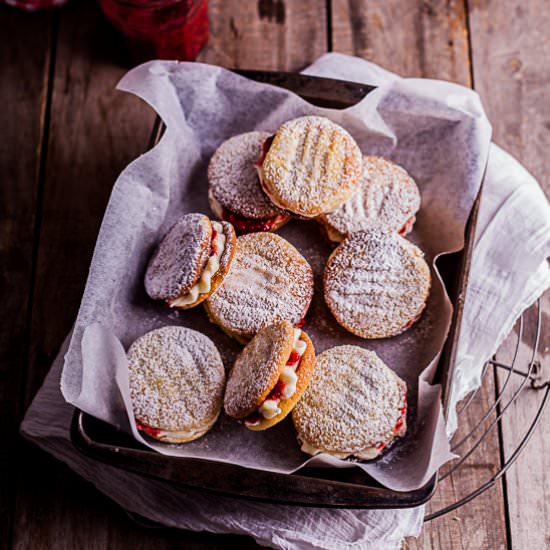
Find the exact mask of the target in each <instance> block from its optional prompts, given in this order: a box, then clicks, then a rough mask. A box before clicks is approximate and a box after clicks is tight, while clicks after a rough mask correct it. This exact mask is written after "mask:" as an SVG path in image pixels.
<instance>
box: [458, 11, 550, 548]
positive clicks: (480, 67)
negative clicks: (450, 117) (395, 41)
mask: <svg viewBox="0 0 550 550" xmlns="http://www.w3.org/2000/svg"><path fill="white" fill-rule="evenodd" d="M469 8H470V9H469V17H470V28H471V43H472V48H473V53H474V55H473V72H474V81H475V86H476V89H477V91H478V92H479V94H480V95H481V99H482V101H483V104H484V107H485V109H486V111H487V115H488V116H489V119H490V120H491V123H492V125H493V139H494V140H495V142H496V143H498V144H499V145H501V146H502V147H504V148H505V149H506V150H507V151H509V152H510V153H512V154H513V155H514V156H516V157H517V158H518V159H519V160H520V161H521V162H522V163H523V164H524V165H525V166H526V167H527V169H528V170H529V171H530V172H531V173H532V174H533V175H534V176H535V177H536V178H538V180H539V182H540V183H541V185H542V187H543V189H544V191H545V192H546V195H547V196H550V180H549V178H548V150H549V148H550V64H549V62H548V60H549V59H550V34H549V33H548V28H549V26H550V9H549V5H548V2H546V1H545V0H530V1H529V2H522V1H520V0H498V1H495V0H484V1H470V2H469ZM542 310H543V313H542V319H543V334H542V342H541V346H540V350H541V351H540V353H539V359H540V360H541V361H542V363H543V365H544V369H545V373H546V378H550V362H549V360H548V351H549V349H550V328H549V327H550V296H549V295H548V293H547V294H546V296H545V297H544V299H543V300H542ZM535 324H536V318H535V317H534V315H533V312H530V313H529V315H528V316H526V321H525V331H524V337H523V339H522V343H521V347H520V354H519V357H518V362H517V364H518V365H519V367H520V368H522V369H525V368H526V367H527V363H528V360H529V358H530V353H529V348H530V346H531V344H532V341H533V340H532V338H533V332H534V328H535ZM514 341H515V335H514V334H512V335H511V336H510V338H509V339H508V340H507V341H506V344H505V345H504V346H503V347H502V348H501V350H500V351H499V354H498V357H499V359H501V360H502V361H503V362H505V361H507V360H509V359H510V353H511V351H512V347H513V345H514ZM503 374H504V373H500V375H499V376H500V378H501V379H502V376H503ZM516 378H518V379H516V380H515V382H516V384H515V385H514V387H516V386H517V384H518V383H520V381H521V380H520V379H519V377H516ZM511 391H513V388H510V389H509V390H508V389H507V391H506V395H507V396H509V395H510V392H511ZM540 398H541V395H540V394H537V393H536V392H534V391H531V390H525V391H523V392H522V393H521V396H520V398H519V399H518V400H517V402H515V403H514V404H513V406H512V407H511V408H510V410H509V411H508V412H507V413H506V415H505V416H504V419H503V427H502V432H503V446H504V456H505V458H508V457H509V456H510V454H511V452H512V451H513V450H514V448H515V446H516V444H517V443H518V441H519V437H520V435H521V434H522V433H523V432H524V431H525V429H526V427H527V426H528V424H530V422H531V419H532V416H533V413H534V411H535V408H536V406H537V404H538V402H539V400H540ZM549 419H550V416H549V413H548V411H546V414H545V416H544V418H543V421H542V422H541V425H540V426H539V428H538V429H537V431H536V432H535V435H534V437H533V440H532V441H531V442H530V443H529V446H528V447H527V450H526V452H525V453H523V454H522V455H521V457H520V458H519V460H518V462H517V463H516V464H515V465H514V467H513V468H512V469H511V470H510V471H509V473H508V474H507V475H506V486H507V494H508V509H509V518H510V536H511V544H512V548H514V549H523V548H550V504H549V499H548V495H549V494H550V475H549V474H548V472H550V445H549V441H550V427H549V426H550V423H549Z"/></svg>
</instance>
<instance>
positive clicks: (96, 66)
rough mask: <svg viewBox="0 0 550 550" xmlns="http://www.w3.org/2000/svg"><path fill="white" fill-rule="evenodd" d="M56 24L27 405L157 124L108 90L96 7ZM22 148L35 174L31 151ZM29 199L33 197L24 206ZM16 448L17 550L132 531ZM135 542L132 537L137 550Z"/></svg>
mask: <svg viewBox="0 0 550 550" xmlns="http://www.w3.org/2000/svg"><path fill="white" fill-rule="evenodd" d="M55 17H56V18H59V33H58V41H57V56H56V64H55V74H54V79H53V82H52V85H53V91H52V103H51V109H50V112H51V124H50V128H49V141H48V154H47V163H46V167H45V179H44V187H43V200H42V205H43V207H42V212H41V231H40V237H39V244H40V246H39V253H38V257H37V263H36V279H35V285H34V300H33V305H32V325H31V333H30V349H29V364H28V368H27V384H26V389H25V391H24V398H23V402H24V406H26V405H28V403H29V400H30V398H31V397H32V395H34V393H35V392H36V390H37V389H38V387H39V385H40V383H41V381H42V379H43V377H44V375H45V373H46V372H47V370H48V369H49V367H50V364H51V361H52V359H53V357H54V355H55V354H56V352H57V349H58V347H59V345H60V344H61V342H62V340H63V338H64V337H65V335H66V333H67V332H68V331H69V329H70V327H71V325H72V323H73V320H74V317H75V315H76V312H77V308H78V304H79V301H80V297H81V294H82V290H83V287H84V283H85V280H86V275H87V269H88V265H89V262H90V259H91V254H92V250H93V247H94V243H95V239H96V236H97V231H98V229H99V225H100V223H101V218H102V216H103V211H104V209H105V205H106V204H107V200H108V197H109V193H110V190H111V187H112V185H113V183H114V181H115V179H116V177H117V175H118V173H119V172H120V171H121V170H122V169H123V168H124V166H125V165H126V164H127V163H128V162H129V161H131V160H132V159H133V158H135V157H136V156H137V155H139V154H140V153H142V152H143V150H144V148H145V147H146V145H147V142H148V138H149V134H150V131H151V126H152V123H153V113H152V112H151V110H150V109H149V108H148V107H146V106H145V105H144V104H143V103H142V102H141V101H139V100H138V99H136V98H134V97H131V96H129V95H127V94H124V93H122V92H117V91H115V90H114V87H115V85H116V83H117V81H118V80H119V78H120V77H121V76H122V75H123V74H124V72H125V71H126V67H124V66H123V65H121V64H120V61H123V57H122V56H121V54H120V52H121V51H122V50H123V48H122V44H121V43H120V41H119V40H118V39H117V37H116V36H114V34H113V32H112V31H110V30H109V28H108V27H107V25H106V24H105V23H104V22H103V19H102V18H101V16H100V13H99V8H98V7H97V3H95V2H92V1H91V0H88V1H81V2H74V3H71V4H69V5H68V6H67V7H66V8H65V9H64V10H63V11H62V12H59V13H58V14H56V15H55ZM27 18H28V16H27ZM38 22H39V21H38V20H37V27H36V28H35V26H34V25H33V24H32V22H31V23H29V22H27V21H26V22H25V23H24V24H23V23H22V22H21V24H20V27H19V29H18V31H19V33H18V34H19V36H18V41H20V43H21V48H22V49H25V50H27V49H28V48H29V47H30V44H32V43H33V40H34V38H33V34H36V35H39V33H40V29H39V27H38ZM34 48H35V49H37V50H39V47H38V46H37V45H36V46H34ZM32 49H33V48H31V50H32ZM109 60H110V61H109ZM34 70H35V71H36V75H35V77H37V78H40V74H41V73H40V71H39V70H38V69H34ZM14 82H18V81H17V79H15V78H14ZM31 91H35V92H36V86H35V88H34V90H33V89H32V88H31ZM29 93H30V92H29ZM37 95H38V94H37ZM35 116H36V118H37V119H39V116H38V114H36V115H35ZM14 123H15V124H20V125H23V124H25V125H26V128H32V122H31V121H26V120H20V121H18V120H17V118H15V119H14ZM20 148H21V149H22V154H24V155H25V157H23V158H24V159H25V161H26V162H28V163H29V166H33V165H34V163H35V162H36V158H37V154H38V151H37V150H36V149H37V148H36V146H34V147H33V149H32V150H28V147H26V148H24V149H23V145H21V146H20ZM15 151H16V150H12V154H13V153H14V152H15ZM17 153H19V151H17ZM32 177H34V174H33V175H32ZM31 179H32V178H31ZM32 197H33V194H32V192H31V191H30V190H29V192H28V198H27V199H26V200H29V201H31V200H32ZM23 204H24V203H23ZM25 231H26V229H25ZM14 257H15V256H14ZM15 313H16V312H15V311H14V312H13V313H12V315H13V317H14V318H15ZM17 393H18V394H19V392H17ZM17 450H18V454H19V455H20V458H19V464H18V466H19V468H18V473H17V476H16V483H17V488H18V492H17V498H16V508H15V521H14V529H13V545H14V546H15V547H16V548H29V549H30V548H32V549H33V550H34V549H36V548H44V549H46V548H67V549H74V548H108V547H109V546H110V543H109V540H110V537H112V536H113V533H116V532H117V529H125V530H126V532H129V533H131V532H132V529H129V528H128V524H127V523H126V524H125V525H126V527H125V528H124V527H123V526H121V527H116V525H117V523H116V521H117V519H116V518H119V520H120V518H123V513H122V512H120V511H119V510H117V509H116V508H115V507H114V506H110V505H108V504H107V502H108V501H107V499H106V498H104V497H102V496H101V495H100V494H99V493H97V492H96V491H95V490H93V489H92V488H91V486H89V485H87V484H85V483H84V482H83V481H81V480H79V479H77V478H76V476H72V475H71V474H69V473H68V471H67V470H66V468H64V467H63V466H62V465H61V464H59V463H57V462H56V461H54V460H51V459H46V458H45V455H44V454H43V453H41V452H39V451H38V450H37V449H36V448H34V447H32V446H30V445H28V444H26V443H23V442H19V443H18V448H17ZM113 510H115V511H113ZM111 517H112V519H111ZM118 536H119V538H120V539H122V538H124V537H123V536H122V534H121V533H119V535H118ZM138 539H139V536H137V535H136V536H134V541H135V543H136V544H137V543H138V542H137V541H138ZM128 540H131V537H130V534H128ZM151 547H155V544H152V545H151Z"/></svg>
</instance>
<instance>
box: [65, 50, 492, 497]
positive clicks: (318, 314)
mask: <svg viewBox="0 0 550 550" xmlns="http://www.w3.org/2000/svg"><path fill="white" fill-rule="evenodd" d="M119 87H120V88H121V89H123V90H127V91H130V92H133V93H135V94H137V95H139V96H140V97H142V98H143V99H145V100H146V101H147V102H148V103H150V104H151V106H152V107H153V108H154V109H156V111H157V112H158V113H159V114H160V116H161V117H162V119H163V120H164V122H165V124H166V126H167V129H166V132H165V134H164V136H163V138H162V140H161V142H160V143H159V144H158V145H157V147H155V148H154V149H153V150H152V151H150V152H148V153H147V154H145V155H142V156H141V157H140V158H138V159H137V160H136V161H134V162H133V163H132V164H130V165H129V166H128V167H127V168H126V169H125V171H124V172H123V173H122V174H121V176H120V177H119V179H118V180H117V182H116V184H115V187H114V189H113V193H112V196H111V199H110V201H109V205H108V207H107V211H106V213H105V218H104V221H103V224H102V227H101V231H100V234H99V237H98V241H97V245H96V250H95V253H94V257H93V260H92V265H91V267H90V274H89V278H88V282H87V285H86V290H85V292H84V296H83V299H82V304H81V307H80V311H79V314H78V317H77V320H76V324H75V330H74V332H73V336H72V338H71V341H70V344H69V349H68V352H67V355H66V357H65V364H64V370H63V374H62V381H61V388H62V392H63V395H64V397H65V399H66V400H67V401H68V402H69V403H72V404H74V405H75V406H78V407H79V408H81V409H82V410H85V411H86V412H88V413H90V414H92V415H94V416H96V417H98V418H101V419H103V420H106V421H107V422H110V423H112V424H115V425H117V426H120V427H122V428H123V429H127V430H132V432H133V434H134V436H135V437H136V438H137V439H139V440H140V441H142V442H144V443H145V444H148V445H149V446H150V447H152V448H155V449H157V450H158V451H159V452H162V453H164V454H170V455H175V456H194V457H205V458H206V457H207V458H209V459H210V460H218V461H224V462H231V463H235V464H239V465H243V466H247V467H250V468H259V469H265V470H271V471H278V472H287V473H290V472H292V471H295V470H296V469H298V468H299V467H301V466H302V465H303V464H305V463H306V462H307V461H308V456H307V455H305V454H303V453H302V452H301V451H300V449H299V446H298V445H297V443H296V438H295V433H294V430H293V427H292V422H291V421H290V419H289V418H287V419H286V420H285V421H283V422H281V423H280V424H279V425H277V426H276V427H274V428H272V429H270V430H267V431H265V432H251V431H249V430H247V429H246V428H244V427H242V426H241V425H239V424H238V423H236V422H234V421H232V420H230V419H228V418H226V417H223V416H222V418H221V419H220V420H219V421H218V423H217V425H216V426H215V428H214V429H213V430H212V431H211V432H210V433H209V434H207V435H206V436H205V437H203V438H201V439H199V440H197V441H195V442H191V443H188V444H185V445H179V446H170V445H163V444H160V443H156V442H152V441H150V440H147V441H144V440H143V438H142V437H141V436H140V435H139V433H137V431H136V430H135V427H134V423H133V417H132V413H131V407H130V402H129V391H128V378H127V376H128V375H127V369H126V358H125V353H124V348H127V347H128V346H129V345H130V344H131V342H132V341H133V340H135V339H136V338H137V337H138V336H140V335H142V334H144V333H145V332H147V331H149V330H152V329H153V328H157V327H160V326H163V325H167V324H179V325H183V326H188V327H191V328H194V329H196V330H200V331H202V332H204V333H205V334H206V335H208V336H209V337H210V338H212V340H213V341H214V342H215V343H216V345H217V346H218V349H219V350H220V353H221V355H222V358H223V360H224V363H225V366H226V368H230V367H231V365H232V363H233V360H234V358H235V356H236V354H237V353H238V351H239V350H240V349H241V347H240V346H239V344H238V343H237V342H235V341H233V340H231V339H230V338H228V337H227V336H225V335H224V334H223V333H222V332H221V330H219V329H218V328H217V327H216V326H214V325H212V324H210V323H209V322H208V319H207V317H206V314H205V313H204V311H203V309H202V308H201V307H199V308H195V309H193V310H190V311H184V312H176V311H173V310H170V309H168V308H166V307H165V306H163V305H162V304H159V303H155V302H152V301H151V300H150V299H149V298H148V297H147V296H146V294H145V291H144V289H143V282H142V281H143V274H144V269H145V266H146V263H147V261H148V259H149V256H150V254H151V253H152V251H153V249H154V247H155V245H156V243H157V242H158V241H159V239H160V238H161V237H162V235H163V234H164V233H165V231H166V230H167V229H168V228H169V226H170V225H171V224H172V223H173V222H174V221H175V220H176V219H177V218H178V217H179V216H180V215H181V214H183V213H185V212H191V211H200V212H204V213H207V214H209V209H208V203H207V181H206V166H207V163H208V161H209V159H210V156H211V155H212V153H213V152H214V150H215V149H216V148H217V147H218V145H219V144H220V143H221V142H222V141H223V140H225V139H227V138H229V137H231V136H232V135H235V134H238V133H241V132H246V131H250V130H266V131H275V130H276V129H277V127H278V126H279V125H280V124H281V123H282V122H284V121H286V120H288V119H290V118H293V117H296V116H300V115H304V114H320V115H323V116H327V117H329V118H331V119H332V120H334V121H335V122H338V123H339V124H342V125H343V126H344V127H346V128H347V129H348V131H350V132H351V134H352V135H353V136H354V137H355V139H356V140H357V142H358V143H359V145H360V147H361V149H362V150H363V152H365V153H368V154H376V155H384V156H386V157H389V158H391V159H392V160H395V161H396V162H398V163H399V164H401V165H403V166H404V167H405V168H406V169H407V170H408V171H409V172H410V173H411V175H412V176H413V177H414V178H415V179H416V181H417V183H418V185H419V188H420V191H421V196H422V208H421V210H420V213H419V215H418V219H417V223H416V225H415V229H414V231H413V234H412V235H411V237H410V238H411V240H413V241H414V242H415V243H417V244H418V245H419V246H420V247H421V248H422V249H423V250H424V251H425V252H426V257H427V260H428V261H429V262H430V264H432V267H433V261H434V260H435V259H436V258H437V256H438V255H439V254H442V253H444V252H450V251H455V250H459V249H460V248H461V247H462V245H463V234H464V227H465V223H466V220H467V218H468V214H469V211H470V209H471V206H472V204H473V201H474V199H475V197H476V195H477V191H478V189H479V185H480V182H481V178H482V174H483V170H484V167H485V164H486V159H487V154H488V147H489V141H490V126H489V124H488V122H487V121H486V118H485V115H484V113H483V110H482V107H481V104H480V102H479V99H478V96H477V95H476V94H475V93H474V92H472V91H470V90H467V89H465V88H462V87H460V86H457V85H454V84H450V83H443V82H439V81H429V80H415V79H408V80H407V79H406V80H401V81H396V82H393V83H390V84H388V85H384V86H381V87H379V88H377V89H376V90H375V91H374V92H372V93H371V94H369V95H368V96H367V97H366V98H365V99H364V100H362V101H361V102H360V103H358V104H357V105H355V106H353V107H351V108H349V109H346V110H344V111H336V110H328V109H319V108H316V107H314V106H312V105H310V104H308V103H307V102H305V101H303V100H301V99H300V98H299V97H297V96H295V95H294V94H292V93H290V92H287V91H285V90H282V89H280V88H276V87H272V86H268V85H264V84H259V83H255V82H252V81H249V80H246V79H244V78H242V77H239V76H237V75H235V74H233V73H231V72H229V71H226V70H224V69H220V68H218V67H213V66H209V65H201V64H196V63H177V62H169V61H162V62H161V61H154V62H150V63H147V64H144V65H141V66H139V67H137V68H136V69H134V70H132V71H131V72H130V73H128V74H127V75H126V76H125V77H124V79H123V80H122V81H121V83H120V85H119ZM280 234H281V235H282V236H284V237H285V238H287V239H288V240H289V241H290V242H292V243H293V244H294V245H295V246H296V247H297V248H298V249H299V250H300V252H301V253H302V254H303V255H304V256H305V257H306V258H307V259H308V261H309V262H310V264H311V265H312V267H313V270H314V273H315V278H316V289H315V296H314V300H313V304H312V307H311V309H310V311H309V313H308V315H307V317H306V321H307V325H306V327H305V329H306V330H307V332H308V334H309V335H310V336H311V338H312V340H313V342H314V344H315V347H316V350H317V352H321V351H323V350H325V349H327V348H329V347H332V346H334V345H339V344H344V343H354V344H356V345H361V346H363V347H367V348H369V349H374V350H375V351H376V352H377V353H378V354H379V355H380V356H381V357H382V359H384V361H386V363H387V364H388V365H389V366H390V367H391V368H393V369H394V370H395V371H396V372H397V373H398V374H399V375H400V376H401V377H402V378H404V379H405V381H406V382H407V385H408V389H409V403H410V407H409V415H408V423H409V430H408V433H407V436H406V437H405V438H404V440H403V441H400V442H399V444H396V445H395V446H393V447H392V448H391V449H390V450H389V451H388V452H387V453H385V454H384V455H383V457H382V458H381V459H379V460H377V461H374V462H371V463H365V464H361V465H360V467H362V468H363V469H365V470H366V471H367V472H368V473H369V474H370V475H372V476H373V477H374V478H375V479H377V480H378V481H379V482H381V483H383V484H384V485H386V486H388V487H390V488H393V489H396V490H411V489H414V488H417V487H419V486H421V485H422V484H423V483H424V482H425V481H426V480H427V479H428V477H429V476H431V475H432V474H433V472H434V471H435V470H436V469H437V468H438V467H439V466H440V465H441V464H442V463H444V462H445V461H446V460H448V459H449V458H450V457H451V456H452V455H451V453H450V451H449V444H448V441H447V438H446V436H445V429H444V423H443V417H442V413H441V406H440V399H439V397H440V389H439V387H437V386H432V385H430V381H431V377H432V376H433V372H434V366H435V364H436V362H437V358H438V355H439V353H440V350H441V348H442V345H443V343H444V339H445V336H446V334H447V331H448V328H449V324H450V318H451V313H452V311H451V306H450V303H449V300H448V298H447V296H446V294H445V291H444V288H443V285H442V284H441V281H440V279H439V277H438V274H437V272H436V270H435V269H432V275H433V283H432V291H431V295H430V299H429V301H428V305H427V308H426V310H425V312H424V314H423V315H422V317H421V319H420V321H419V322H418V323H416V324H415V325H414V326H413V327H412V328H411V329H410V330H408V331H407V332H406V333H405V334H403V335H400V336H397V337H395V338H391V339H386V340H378V341H372V340H371V341H366V340H361V339H359V338H357V337H354V336H352V335H351V334H349V333H347V332H346V331H345V330H343V329H341V328H340V327H339V326H338V325H337V324H336V322H335V321H334V320H333V319H332V317H331V315H330V313H329V312H328V310H327V309H326V306H325V305H324V301H323V299H322V289H321V280H322V279H321V277H322V271H323V266H324V262H325V260H326V258H327V257H328V255H329V253H330V248H329V247H328V245H327V244H326V243H325V242H324V240H323V239H322V238H321V237H320V234H319V231H318V228H317V226H316V224H315V222H297V221H295V222H292V223H290V224H289V225H288V226H286V227H285V228H283V229H282V230H281V232H280ZM273 442H276V443H277V444H276V445H274V444H273ZM320 461H321V462H323V463H324V464H329V465H334V466H350V463H349V462H343V461H338V460H335V459H332V458H330V457H328V458H326V457H321V458H315V459H313V462H320Z"/></svg>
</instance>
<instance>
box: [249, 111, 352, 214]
mask: <svg viewBox="0 0 550 550" xmlns="http://www.w3.org/2000/svg"><path fill="white" fill-rule="evenodd" d="M361 163H362V155H361V151H360V150H359V147H358V145H357V143H356V142H355V140H354V139H353V137H352V136H351V135H350V134H349V133H348V132H347V131H346V130H344V128H342V127H341V126H339V125H338V124H336V123H334V122H332V121H331V120H329V119H327V118H324V117H319V116H304V117H300V118H296V119H293V120H289V121H288V122H285V123H284V124H283V125H282V126H281V127H280V128H279V130H278V131H277V133H276V134H275V136H274V137H273V138H270V139H269V140H268V141H266V143H265V145H264V153H263V156H262V157H261V158H260V159H259V161H258V173H259V176H260V181H261V184H262V188H263V190H264V191H265V193H266V195H267V196H268V197H269V198H270V199H271V201H272V202H273V203H274V204H275V205H276V206H278V207H279V208H281V209H283V210H286V211H289V212H291V213H294V214H297V215H299V216H301V217H304V218H314V217H316V216H319V215H320V214H324V213H326V212H331V211H332V210H334V209H336V208H338V207H339V206H340V205H341V204H342V203H344V202H345V201H347V200H348V199H349V198H350V197H351V196H352V195H353V194H354V193H355V192H356V191H357V190H358V189H359V187H360V185H361V176H362V164H361Z"/></svg>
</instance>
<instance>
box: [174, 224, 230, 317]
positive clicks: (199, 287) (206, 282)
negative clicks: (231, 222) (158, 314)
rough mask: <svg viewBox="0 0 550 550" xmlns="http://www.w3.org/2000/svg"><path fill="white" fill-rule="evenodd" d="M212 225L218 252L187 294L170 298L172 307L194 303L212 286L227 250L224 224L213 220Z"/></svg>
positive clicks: (209, 259) (211, 257) (209, 260)
mask: <svg viewBox="0 0 550 550" xmlns="http://www.w3.org/2000/svg"><path fill="white" fill-rule="evenodd" d="M212 227H213V228H214V229H215V230H216V238H215V239H214V247H215V250H216V252H215V253H214V254H213V255H212V256H210V258H208V262H206V267H205V268H204V271H203V272H202V275H201V278H200V279H199V281H198V283H195V284H194V285H193V286H192V287H191V290H190V291H189V292H188V293H187V294H185V295H183V296H178V297H177V298H175V299H174V300H169V301H168V304H169V306H170V307H178V306H188V305H189V304H193V303H195V302H196V301H197V299H198V298H199V294H205V293H206V292H210V289H211V288H212V277H213V276H214V275H215V274H216V273H217V272H218V270H219V269H220V259H221V257H222V254H223V253H224V250H225V235H224V233H223V226H222V224H221V223H218V222H212Z"/></svg>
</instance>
